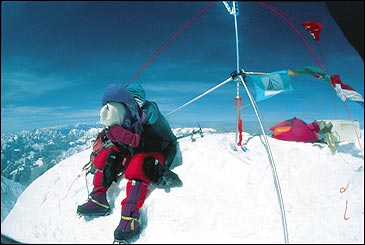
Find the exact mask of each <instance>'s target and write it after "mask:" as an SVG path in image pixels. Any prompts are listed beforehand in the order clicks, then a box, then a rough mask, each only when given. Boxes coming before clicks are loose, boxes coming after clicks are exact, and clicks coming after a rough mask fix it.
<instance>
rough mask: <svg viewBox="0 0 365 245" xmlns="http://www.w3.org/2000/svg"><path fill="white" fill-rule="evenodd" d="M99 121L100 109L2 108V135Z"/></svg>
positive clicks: (62, 107)
mask: <svg viewBox="0 0 365 245" xmlns="http://www.w3.org/2000/svg"><path fill="white" fill-rule="evenodd" d="M98 120H99V110H98V109H83V110H75V108H71V107H66V106H61V107H36V106H6V107H2V108H1V131H2V133H7V132H14V131H15V130H16V131H19V130H32V129H35V128H43V127H48V126H58V125H71V124H75V123H84V122H88V123H96V122H97V121H98Z"/></svg>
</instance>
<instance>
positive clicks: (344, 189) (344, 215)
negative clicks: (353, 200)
mask: <svg viewBox="0 0 365 245" xmlns="http://www.w3.org/2000/svg"><path fill="white" fill-rule="evenodd" d="M349 184H350V183H349V182H347V186H346V187H341V188H340V193H344V192H345V191H347V188H349ZM348 202H349V201H348V200H347V199H346V207H345V213H344V214H343V219H344V220H349V219H350V218H349V217H346V214H347V205H348Z"/></svg>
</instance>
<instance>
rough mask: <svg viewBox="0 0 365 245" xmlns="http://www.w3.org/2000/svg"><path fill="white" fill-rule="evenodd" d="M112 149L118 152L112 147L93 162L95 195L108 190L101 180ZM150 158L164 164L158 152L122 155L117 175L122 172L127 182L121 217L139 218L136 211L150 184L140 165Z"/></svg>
mask: <svg viewBox="0 0 365 245" xmlns="http://www.w3.org/2000/svg"><path fill="white" fill-rule="evenodd" d="M112 148H113V149H114V150H116V151H119V149H118V148H117V147H116V146H112V147H110V148H107V149H104V150H103V151H101V152H100V153H99V154H98V155H97V156H96V158H95V160H94V166H95V168H96V171H95V174H94V179H93V185H94V189H93V192H94V193H95V194H97V193H102V192H107V190H108V188H106V187H104V186H103V185H102V179H103V169H104V167H105V164H106V161H107V157H108V153H109V151H110V150H111V149H112ZM150 156H152V157H153V158H155V159H157V160H158V162H159V163H160V164H163V163H164V162H165V158H164V156H163V155H162V154H161V153H159V152H143V153H136V154H135V155H134V156H133V157H131V156H130V155H128V154H124V155H123V156H122V159H123V160H122V161H121V162H120V164H119V165H118V173H119V174H120V173H122V172H123V170H124V177H125V178H126V179H127V180H128V182H127V186H126V197H125V198H124V199H123V200H122V202H121V206H122V215H124V216H139V212H138V210H139V209H140V208H141V207H142V206H143V203H144V201H145V199H146V196H147V190H148V186H149V184H150V182H151V180H150V179H149V178H148V177H147V176H146V174H145V173H144V171H143V168H142V165H143V163H144V159H145V158H147V157H150ZM133 213H135V215H133Z"/></svg>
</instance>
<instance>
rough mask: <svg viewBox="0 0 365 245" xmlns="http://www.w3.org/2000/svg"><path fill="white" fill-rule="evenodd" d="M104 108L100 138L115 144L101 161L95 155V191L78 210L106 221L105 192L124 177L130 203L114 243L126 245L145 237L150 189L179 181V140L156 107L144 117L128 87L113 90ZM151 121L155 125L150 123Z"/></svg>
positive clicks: (100, 155) (107, 92)
mask: <svg viewBox="0 0 365 245" xmlns="http://www.w3.org/2000/svg"><path fill="white" fill-rule="evenodd" d="M143 94H144V90H143ZM102 105H103V107H102V108H101V111H100V121H101V123H102V124H103V125H105V128H104V129H103V130H102V132H101V133H100V135H99V136H102V138H103V140H104V141H105V142H112V144H111V146H110V147H107V148H105V149H103V150H102V151H100V152H99V153H98V154H96V156H95V154H94V155H93V154H92V156H93V164H94V166H95V168H96V171H95V175H94V180H93V185H94V188H93V191H92V192H91V194H90V197H89V199H88V201H87V202H86V203H84V204H83V205H79V206H78V208H77V213H78V214H80V215H93V216H95V215H99V216H100V215H107V214H108V213H109V212H110V206H109V203H108V201H107V199H106V192H107V190H108V188H109V187H110V185H111V184H112V182H113V181H117V177H118V175H119V174H121V173H124V176H125V178H126V179H128V183H127V187H126V198H125V199H123V200H122V203H121V206H122V211H121V220H120V223H119V225H118V226H117V228H116V230H115V231H114V238H115V239H116V240H121V241H122V240H123V241H125V240H130V239H131V238H133V237H134V236H135V235H136V234H138V233H139V231H140V228H141V226H140V219H139V218H140V212H139V209H140V208H141V207H142V205H143V203H144V201H145V199H146V196H147V189H148V186H149V184H150V183H151V182H154V183H164V182H166V181H162V180H166V179H170V181H171V180H176V181H180V180H179V178H178V176H177V175H176V174H174V173H172V172H171V171H170V170H168V167H169V166H170V165H171V163H172V161H173V159H174V157H175V154H176V137H175V136H174V135H173V133H172V131H171V128H170V126H169V125H168V123H167V121H166V120H165V119H164V117H163V116H162V115H161V114H160V112H159V111H158V107H157V106H156V107H151V108H150V109H149V110H148V113H147V115H146V114H144V113H142V110H141V108H139V105H138V104H137V102H136V100H135V99H134V97H133V96H132V95H131V94H130V92H129V91H128V90H127V89H126V87H125V86H122V85H119V84H112V85H110V86H108V87H107V88H106V89H105V92H104V96H103V100H102ZM151 115H153V116H154V117H153V118H152V119H154V120H152V119H151V118H149V116H151ZM94 146H95V143H94ZM94 150H95V149H94ZM167 182H169V181H167Z"/></svg>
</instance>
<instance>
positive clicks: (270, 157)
mask: <svg viewBox="0 0 365 245" xmlns="http://www.w3.org/2000/svg"><path fill="white" fill-rule="evenodd" d="M239 78H240V80H241V83H242V84H243V86H244V87H245V90H246V92H247V95H248V97H249V99H250V101H251V104H252V107H253V109H254V111H255V113H256V117H257V119H258V121H259V124H260V127H261V131H262V135H263V137H264V141H265V147H266V150H267V152H268V154H269V160H270V164H271V169H272V173H273V177H274V183H275V187H276V193H277V194H278V198H279V204H280V210H281V218H282V222H283V228H284V238H285V243H286V244H288V243H289V238H288V228H287V224H286V216H285V208H284V202H283V197H282V194H281V188H280V183H279V178H278V175H277V173H276V168H275V163H274V158H273V156H272V153H271V149H270V145H269V141H268V140H267V137H266V133H265V130H264V127H263V126H262V123H261V119H260V117H259V114H258V111H257V105H256V103H255V101H254V100H253V99H252V96H251V93H250V92H249V90H248V88H247V86H246V83H245V82H244V80H243V78H242V76H239Z"/></svg>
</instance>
